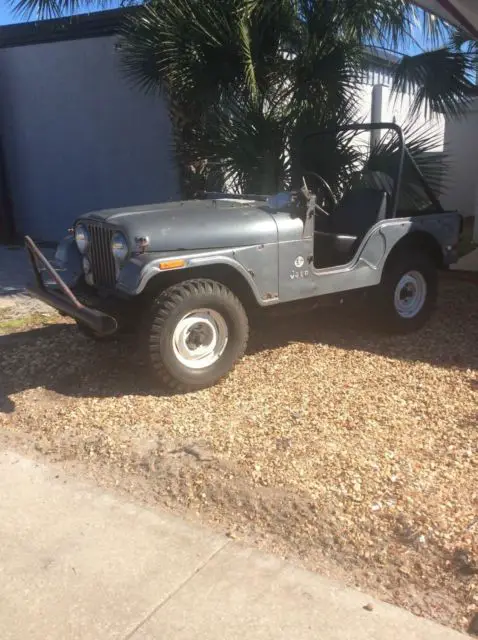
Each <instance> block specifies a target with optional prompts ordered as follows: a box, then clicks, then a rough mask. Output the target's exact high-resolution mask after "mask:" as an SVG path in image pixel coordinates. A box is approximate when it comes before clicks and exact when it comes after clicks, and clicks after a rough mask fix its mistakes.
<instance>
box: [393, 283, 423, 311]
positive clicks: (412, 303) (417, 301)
mask: <svg viewBox="0 0 478 640" xmlns="http://www.w3.org/2000/svg"><path fill="white" fill-rule="evenodd" d="M426 299H427V282H426V280H425V278H424V276H423V275H422V274H421V273H420V272H419V271H408V272H407V273H405V274H404V275H403V276H402V277H401V278H400V280H399V281H398V283H397V286H396V287H395V293H394V298H393V301H394V306H395V311H396V312H397V313H398V315H399V316H400V317H401V318H404V319H405V320H411V319H412V318H415V317H416V316H417V315H418V314H419V313H420V311H421V310H422V309H423V307H424V306H425V302H426Z"/></svg>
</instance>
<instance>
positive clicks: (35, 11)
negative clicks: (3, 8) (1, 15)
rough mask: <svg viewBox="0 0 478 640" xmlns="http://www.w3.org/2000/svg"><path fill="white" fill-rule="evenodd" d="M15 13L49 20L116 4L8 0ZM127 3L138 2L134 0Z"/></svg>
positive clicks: (107, 0)
mask: <svg viewBox="0 0 478 640" xmlns="http://www.w3.org/2000/svg"><path fill="white" fill-rule="evenodd" d="M7 4H8V5H9V7H10V8H11V10H12V12H13V14H14V15H17V16H19V17H21V18H23V19H25V20H30V19H32V18H35V19H36V20H47V19H49V18H61V17H64V16H71V15H73V14H75V13H78V12H80V11H85V12H86V11H88V10H91V9H93V10H94V11H98V10H99V9H109V8H112V7H113V6H115V2H114V0H99V2H96V0H95V1H93V0H7ZM127 4H131V5H132V4H136V3H135V2H134V0H131V2H128V3H127Z"/></svg>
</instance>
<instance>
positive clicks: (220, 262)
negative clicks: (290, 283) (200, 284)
mask: <svg viewBox="0 0 478 640" xmlns="http://www.w3.org/2000/svg"><path fill="white" fill-rule="evenodd" d="M166 260H184V261H185V266H184V267H181V268H178V269H175V271H177V272H178V273H180V272H181V271H184V277H185V279H189V278H191V277H195V276H194V275H192V274H191V271H193V272H194V271H195V270H197V271H198V276H200V271H201V269H204V268H211V267H215V266H224V267H228V268H232V269H234V270H235V272H236V273H237V274H239V275H240V276H241V277H242V278H243V279H244V280H245V282H246V283H247V284H248V286H249V288H250V290H251V293H252V294H253V296H254V298H255V299H256V301H257V303H258V304H259V305H261V306H265V305H267V304H268V303H269V302H270V301H269V300H268V299H264V296H263V295H262V292H261V291H260V289H259V287H258V285H257V283H256V281H255V279H254V274H251V272H250V271H248V270H247V269H246V268H245V267H244V266H243V265H242V264H241V263H240V262H238V261H237V260H236V259H235V258H234V255H233V252H232V251H231V252H230V253H229V252H228V253H221V254H217V253H213V252H211V253H209V252H208V253H194V254H187V255H185V254H179V253H174V255H173V254H171V253H147V254H143V255H138V256H135V257H133V258H132V259H131V260H129V261H128V262H127V263H126V264H125V265H124V267H123V268H122V269H121V272H120V275H119V278H118V282H117V285H116V287H117V289H118V290H119V291H120V292H121V293H123V294H126V295H128V296H135V295H139V294H140V293H142V292H143V291H144V290H145V288H146V286H147V285H148V283H149V282H150V281H151V280H152V279H153V278H156V277H158V278H160V277H161V276H165V277H166V275H167V274H168V273H171V270H168V271H164V270H162V269H161V268H160V264H161V262H164V261H166ZM196 277H197V276H196Z"/></svg>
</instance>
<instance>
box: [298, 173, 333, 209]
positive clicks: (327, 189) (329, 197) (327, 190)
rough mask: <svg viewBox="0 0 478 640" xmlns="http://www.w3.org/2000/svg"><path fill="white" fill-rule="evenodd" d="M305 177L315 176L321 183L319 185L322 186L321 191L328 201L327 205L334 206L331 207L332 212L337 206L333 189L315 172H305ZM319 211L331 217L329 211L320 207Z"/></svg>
mask: <svg viewBox="0 0 478 640" xmlns="http://www.w3.org/2000/svg"><path fill="white" fill-rule="evenodd" d="M304 175H309V176H313V177H314V178H315V179H316V180H317V181H318V182H319V185H320V186H319V189H320V191H321V192H323V195H324V196H325V198H326V199H327V200H328V203H327V204H329V205H332V206H331V207H330V208H331V209H332V210H333V209H335V207H336V206H337V198H336V197H335V196H334V192H333V191H332V188H331V186H330V185H329V183H328V182H327V181H326V180H324V178H322V176H319V174H318V173H315V171H305V172H304ZM318 209H319V211H320V212H321V213H325V214H327V215H330V214H329V213H328V212H327V211H325V210H324V209H322V207H320V206H318Z"/></svg>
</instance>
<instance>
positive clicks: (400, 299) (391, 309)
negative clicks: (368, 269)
mask: <svg viewBox="0 0 478 640" xmlns="http://www.w3.org/2000/svg"><path fill="white" fill-rule="evenodd" d="M437 293H438V272H437V267H436V264H435V262H434V260H433V257H432V256H431V255H429V254H428V253H426V252H422V251H419V250H416V249H409V250H406V249H404V250H403V251H400V252H399V253H397V254H396V255H395V256H392V257H391V261H390V263H389V264H387V265H386V266H385V271H384V274H383V278H382V282H381V284H380V285H379V287H378V289H377V297H376V301H377V308H378V312H379V313H378V318H377V319H378V321H379V328H380V329H381V330H383V331H385V332H387V333H398V334H403V333H411V332H413V331H417V330H418V329H421V328H422V327H423V326H424V325H425V324H426V323H427V322H428V320H429V319H430V316H431V315H432V313H433V311H434V308H435V305H436V300H437Z"/></svg>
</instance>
